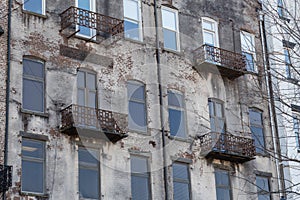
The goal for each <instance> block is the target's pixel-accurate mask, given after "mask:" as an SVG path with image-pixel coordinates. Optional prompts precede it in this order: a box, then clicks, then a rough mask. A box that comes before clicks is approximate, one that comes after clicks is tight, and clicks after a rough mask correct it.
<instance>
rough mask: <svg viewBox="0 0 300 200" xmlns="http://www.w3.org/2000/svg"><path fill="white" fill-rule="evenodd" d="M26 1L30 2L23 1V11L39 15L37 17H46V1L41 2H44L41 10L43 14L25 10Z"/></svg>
mask: <svg viewBox="0 0 300 200" xmlns="http://www.w3.org/2000/svg"><path fill="white" fill-rule="evenodd" d="M24 1H28V0H23V1H22V9H23V11H25V12H30V13H33V14H37V15H44V16H45V15H46V0H41V1H42V8H41V10H42V13H38V12H35V11H32V10H27V9H25V3H24Z"/></svg>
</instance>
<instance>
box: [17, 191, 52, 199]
mask: <svg viewBox="0 0 300 200" xmlns="http://www.w3.org/2000/svg"><path fill="white" fill-rule="evenodd" d="M20 195H22V196H34V197H39V199H48V198H49V194H41V193H33V192H20Z"/></svg>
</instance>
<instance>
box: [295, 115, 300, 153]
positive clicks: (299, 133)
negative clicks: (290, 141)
mask: <svg viewBox="0 0 300 200" xmlns="http://www.w3.org/2000/svg"><path fill="white" fill-rule="evenodd" d="M293 122H294V133H295V137H296V146H297V148H298V150H300V126H299V124H300V119H299V117H298V116H297V115H294V116H293Z"/></svg>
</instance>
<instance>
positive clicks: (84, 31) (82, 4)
mask: <svg viewBox="0 0 300 200" xmlns="http://www.w3.org/2000/svg"><path fill="white" fill-rule="evenodd" d="M77 2H78V8H82V9H85V10H93V9H92V5H91V4H90V3H91V2H90V0H77ZM78 15H79V16H80V17H79V18H78V23H80V24H81V25H84V26H79V30H80V31H79V34H81V35H85V36H91V35H92V34H91V33H92V32H91V29H90V28H88V27H86V26H90V22H89V21H88V20H85V18H91V16H90V14H89V13H88V12H83V13H81V12H80V11H78Z"/></svg>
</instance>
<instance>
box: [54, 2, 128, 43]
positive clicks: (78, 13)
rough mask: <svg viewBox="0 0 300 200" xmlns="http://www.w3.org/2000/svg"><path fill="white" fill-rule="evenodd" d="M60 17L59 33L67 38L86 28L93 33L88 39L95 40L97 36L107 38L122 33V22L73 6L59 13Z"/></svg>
mask: <svg viewBox="0 0 300 200" xmlns="http://www.w3.org/2000/svg"><path fill="white" fill-rule="evenodd" d="M60 17H61V22H60V24H61V30H60V32H63V33H66V32H67V33H68V34H67V38H70V37H72V36H74V35H75V34H76V33H78V32H79V31H80V27H86V28H89V29H91V30H93V31H94V32H95V33H94V34H93V35H92V37H91V38H90V39H93V38H95V37H96V36H97V35H100V36H104V37H108V36H114V35H117V34H120V33H122V34H123V32H124V22H123V20H120V19H117V18H113V17H109V16H106V15H102V14H99V13H95V12H92V11H89V10H85V9H81V8H77V7H74V6H71V7H70V8H68V9H67V10H65V11H64V12H63V13H61V14H60ZM67 30H68V31H67Z"/></svg>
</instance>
